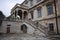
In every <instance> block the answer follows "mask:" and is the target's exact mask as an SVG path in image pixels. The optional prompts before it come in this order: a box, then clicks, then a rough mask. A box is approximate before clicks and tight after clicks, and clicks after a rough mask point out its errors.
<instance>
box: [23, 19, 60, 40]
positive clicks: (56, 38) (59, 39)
mask: <svg viewBox="0 0 60 40" xmlns="http://www.w3.org/2000/svg"><path fill="white" fill-rule="evenodd" d="M23 22H26V23H28V24H30V25H31V26H32V27H34V28H35V29H38V30H39V31H41V32H42V33H44V34H45V36H44V37H45V38H48V39H50V40H60V35H56V33H55V32H49V31H48V27H45V26H44V25H41V24H38V26H37V25H36V23H35V22H33V21H31V20H23ZM38 36H39V35H38Z"/></svg>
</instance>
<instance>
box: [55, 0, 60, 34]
mask: <svg viewBox="0 0 60 40" xmlns="http://www.w3.org/2000/svg"><path fill="white" fill-rule="evenodd" d="M56 6H57V5H56V0H54V7H55V17H56V28H57V34H59V30H58V16H57V7H56Z"/></svg>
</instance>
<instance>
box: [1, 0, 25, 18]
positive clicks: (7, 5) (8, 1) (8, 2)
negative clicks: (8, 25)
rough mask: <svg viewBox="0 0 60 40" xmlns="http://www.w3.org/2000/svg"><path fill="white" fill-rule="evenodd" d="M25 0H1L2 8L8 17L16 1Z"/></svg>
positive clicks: (21, 0)
mask: <svg viewBox="0 0 60 40" xmlns="http://www.w3.org/2000/svg"><path fill="white" fill-rule="evenodd" d="M23 1H24V0H0V10H1V11H2V12H3V13H4V15H5V16H6V17H7V16H9V15H10V12H11V9H12V8H13V7H14V5H15V4H16V3H20V4H21V3H22V2H23Z"/></svg>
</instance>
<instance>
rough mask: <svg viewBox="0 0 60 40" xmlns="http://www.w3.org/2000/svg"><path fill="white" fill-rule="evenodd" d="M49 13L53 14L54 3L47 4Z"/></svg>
mask: <svg viewBox="0 0 60 40" xmlns="http://www.w3.org/2000/svg"><path fill="white" fill-rule="evenodd" d="M47 10H48V15H50V14H53V5H52V4H49V5H47Z"/></svg>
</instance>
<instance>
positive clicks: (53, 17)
mask: <svg viewBox="0 0 60 40" xmlns="http://www.w3.org/2000/svg"><path fill="white" fill-rule="evenodd" d="M59 10H60V0H25V1H24V2H23V3H22V4H18V3H17V4H16V5H15V6H14V7H13V8H12V9H11V16H10V17H11V18H10V20H4V21H3V23H2V27H1V29H0V32H1V33H27V34H30V35H41V34H43V35H44V36H45V35H48V34H57V33H60V11H59ZM12 18H13V20H12ZM6 22H7V23H6ZM5 23H6V24H5ZM3 24H4V25H3ZM3 27H4V28H3ZM39 38H40V37H39ZM44 40H45V39H44Z"/></svg>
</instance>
